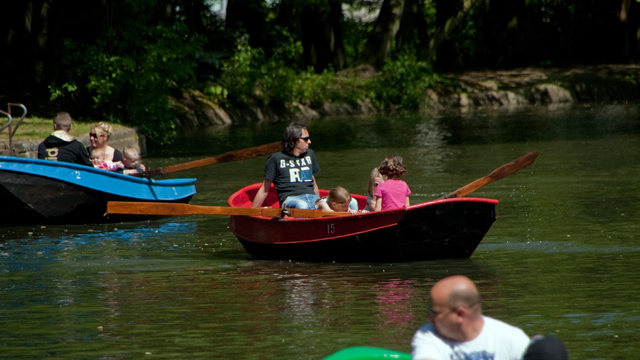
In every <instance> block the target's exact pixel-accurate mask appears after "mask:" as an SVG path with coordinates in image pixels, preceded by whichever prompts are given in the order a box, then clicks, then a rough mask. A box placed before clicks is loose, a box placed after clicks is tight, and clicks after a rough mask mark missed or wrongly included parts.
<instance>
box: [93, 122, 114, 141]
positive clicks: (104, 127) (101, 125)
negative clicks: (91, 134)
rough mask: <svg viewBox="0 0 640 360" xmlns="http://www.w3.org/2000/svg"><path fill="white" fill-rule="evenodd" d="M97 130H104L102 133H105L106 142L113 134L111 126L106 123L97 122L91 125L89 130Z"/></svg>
mask: <svg viewBox="0 0 640 360" xmlns="http://www.w3.org/2000/svg"><path fill="white" fill-rule="evenodd" d="M97 128H100V129H102V130H104V132H106V133H107V140H108V139H109V138H110V137H111V134H112V133H113V126H111V124H109V123H106V122H104V121H100V122H97V123H95V124H93V125H91V129H92V130H93V129H97Z"/></svg>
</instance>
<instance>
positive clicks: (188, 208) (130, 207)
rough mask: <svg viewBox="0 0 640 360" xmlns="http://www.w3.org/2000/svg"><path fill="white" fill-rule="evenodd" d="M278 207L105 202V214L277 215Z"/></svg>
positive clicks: (280, 210)
mask: <svg viewBox="0 0 640 360" xmlns="http://www.w3.org/2000/svg"><path fill="white" fill-rule="evenodd" d="M281 213H282V209H280V208H267V209H252V208H234V207H226V206H199V205H189V204H177V203H158V202H133V201H132V202H130V201H109V202H107V214H127V215H160V216H184V215H250V216H268V217H279V216H280V214H281Z"/></svg>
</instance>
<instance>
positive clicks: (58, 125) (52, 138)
mask: <svg viewBox="0 0 640 360" xmlns="http://www.w3.org/2000/svg"><path fill="white" fill-rule="evenodd" d="M71 123H72V119H71V115H69V113H66V112H60V113H58V114H56V116H55V117H54V118H53V130H54V131H53V133H52V134H51V135H49V136H48V137H47V138H46V139H44V141H43V142H41V143H40V144H39V145H38V159H46V160H53V161H61V162H68V163H74V164H80V165H87V166H93V164H92V163H91V159H90V158H89V153H88V152H87V149H85V147H84V145H82V143H81V142H80V141H78V140H76V139H74V138H73V136H71V135H69V130H71Z"/></svg>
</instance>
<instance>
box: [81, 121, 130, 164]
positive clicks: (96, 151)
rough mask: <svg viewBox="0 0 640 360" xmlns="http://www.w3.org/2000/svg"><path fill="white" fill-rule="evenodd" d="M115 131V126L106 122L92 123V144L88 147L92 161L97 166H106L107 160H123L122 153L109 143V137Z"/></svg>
mask: <svg viewBox="0 0 640 360" xmlns="http://www.w3.org/2000/svg"><path fill="white" fill-rule="evenodd" d="M112 133H113V126H111V125H110V124H108V123H105V122H99V123H95V124H93V125H91V132H90V133H89V140H90V141H91V146H89V147H88V148H87V151H88V152H89V156H91V162H92V163H93V166H95V167H101V166H102V167H104V164H105V162H107V161H109V162H112V163H116V162H118V161H122V153H121V152H120V151H119V150H117V149H114V148H113V147H111V146H109V145H107V141H109V137H110V136H111V134H112Z"/></svg>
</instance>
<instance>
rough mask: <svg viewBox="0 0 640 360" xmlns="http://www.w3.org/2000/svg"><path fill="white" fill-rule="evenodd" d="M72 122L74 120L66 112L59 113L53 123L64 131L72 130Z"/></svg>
mask: <svg viewBox="0 0 640 360" xmlns="http://www.w3.org/2000/svg"><path fill="white" fill-rule="evenodd" d="M72 121H73V119H71V115H69V113H68V112H66V111H62V112H59V113H57V114H56V116H54V117H53V123H54V124H55V125H56V127H57V128H58V129H60V130H64V131H69V130H71V123H72Z"/></svg>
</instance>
